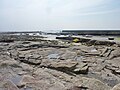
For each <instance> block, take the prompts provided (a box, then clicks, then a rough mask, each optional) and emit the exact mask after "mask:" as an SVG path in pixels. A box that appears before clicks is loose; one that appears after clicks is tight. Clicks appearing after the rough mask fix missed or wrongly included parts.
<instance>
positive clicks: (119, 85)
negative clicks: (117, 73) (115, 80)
mask: <svg viewBox="0 0 120 90" xmlns="http://www.w3.org/2000/svg"><path fill="white" fill-rule="evenodd" d="M111 90H120V84H117V85H115V86H114V87H113V88H112V89H111Z"/></svg>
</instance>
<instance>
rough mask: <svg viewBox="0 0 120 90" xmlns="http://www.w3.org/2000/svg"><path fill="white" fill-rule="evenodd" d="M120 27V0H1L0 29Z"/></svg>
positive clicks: (112, 28) (116, 28)
mask: <svg viewBox="0 0 120 90" xmlns="http://www.w3.org/2000/svg"><path fill="white" fill-rule="evenodd" d="M62 29H90V30H91V29H96V30H100V29H105V30H108V29H111V30H120V0H84V1H83V0H0V31H1V32H4V31H29V30H31V31H32V30H33V31H35V30H36V31H38V30H40V31H49V32H50V31H52V30H56V31H58V30H62Z"/></svg>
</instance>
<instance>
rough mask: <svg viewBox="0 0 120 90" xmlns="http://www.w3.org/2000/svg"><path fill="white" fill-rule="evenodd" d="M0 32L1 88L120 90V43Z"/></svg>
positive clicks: (3, 89) (27, 89) (0, 89)
mask: <svg viewBox="0 0 120 90" xmlns="http://www.w3.org/2000/svg"><path fill="white" fill-rule="evenodd" d="M43 38H44V37H41V36H27V35H23V36H20V35H9V34H8V35H0V90H120V47H119V46H120V45H119V44H118V43H115V42H109V41H98V40H87V39H84V38H81V39H80V41H79V43H77V44H76V43H73V42H69V41H64V40H57V41H56V40H44V39H43Z"/></svg>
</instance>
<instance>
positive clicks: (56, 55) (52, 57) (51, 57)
mask: <svg viewBox="0 0 120 90" xmlns="http://www.w3.org/2000/svg"><path fill="white" fill-rule="evenodd" d="M47 57H48V59H58V58H59V54H50V55H48V56H47Z"/></svg>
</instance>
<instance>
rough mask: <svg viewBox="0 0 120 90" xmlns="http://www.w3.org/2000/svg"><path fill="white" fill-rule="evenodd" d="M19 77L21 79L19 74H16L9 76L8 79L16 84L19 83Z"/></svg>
mask: <svg viewBox="0 0 120 90" xmlns="http://www.w3.org/2000/svg"><path fill="white" fill-rule="evenodd" d="M21 79H22V76H20V75H16V76H13V77H12V78H10V80H11V81H12V82H13V83H14V84H16V85H17V84H19V82H20V80H21Z"/></svg>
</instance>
